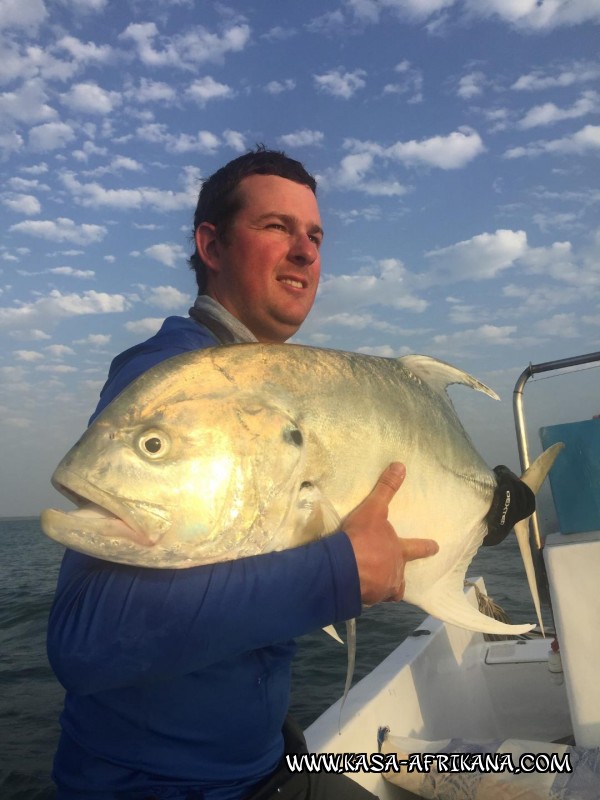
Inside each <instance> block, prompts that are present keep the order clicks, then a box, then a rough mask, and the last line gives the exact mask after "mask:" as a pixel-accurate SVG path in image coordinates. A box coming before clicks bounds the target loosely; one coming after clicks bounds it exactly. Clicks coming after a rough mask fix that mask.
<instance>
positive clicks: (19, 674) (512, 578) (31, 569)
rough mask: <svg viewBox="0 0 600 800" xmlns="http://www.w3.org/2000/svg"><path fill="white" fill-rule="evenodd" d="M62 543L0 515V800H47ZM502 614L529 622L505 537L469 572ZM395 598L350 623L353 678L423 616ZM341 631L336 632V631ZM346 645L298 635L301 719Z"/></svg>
mask: <svg viewBox="0 0 600 800" xmlns="http://www.w3.org/2000/svg"><path fill="white" fill-rule="evenodd" d="M62 553H63V549H62V547H61V546H60V545H58V544H56V543H55V542H52V541H50V540H49V539H47V538H46V537H45V536H44V535H43V534H42V533H41V531H40V528H39V524H38V521H37V519H0V564H2V568H1V574H2V580H1V581H0V742H1V743H2V748H1V749H0V798H1V800H51V799H52V797H53V794H54V792H53V789H52V782H51V780H50V770H51V764H52V757H53V754H54V750H55V747H56V742H57V738H58V730H59V729H58V716H59V714H60V710H61V706H62V696H63V692H62V688H61V687H60V685H59V684H58V682H57V681H56V679H55V678H54V675H53V673H52V670H51V669H50V666H49V664H48V661H47V658H46V646H45V636H46V624H47V619H48V612H49V610H50V605H51V603H52V597H53V593H54V587H55V584H56V577H57V574H58V568H59V565H60V560H61V557H62ZM470 574H472V575H479V574H481V575H483V576H484V578H485V580H486V586H487V589H488V594H489V595H490V596H491V597H493V598H494V600H495V601H496V602H497V603H499V604H500V605H501V606H502V607H503V608H504V610H505V611H506V612H507V613H508V614H509V616H510V618H511V621H512V622H515V623H516V622H534V621H535V620H534V612H533V608H532V604H531V601H530V599H529V594H528V590H527V586H526V583H525V577H524V573H523V569H522V567H521V562H520V556H519V553H518V548H517V546H516V541H515V540H514V537H510V538H509V539H508V540H506V541H505V542H504V543H503V544H502V545H500V546H499V547H495V548H488V549H485V550H483V549H482V550H480V552H479V554H478V555H477V557H476V560H475V562H474V564H473V566H472V568H471V570H470ZM424 616H425V615H424V614H423V612H421V611H419V610H418V609H415V608H413V607H411V606H409V605H406V604H404V603H400V604H387V605H385V604H384V605H382V606H379V607H376V608H372V609H368V610H367V611H365V613H364V614H363V616H362V617H361V618H360V619H359V620H358V624H357V637H358V649H357V663H356V672H355V680H357V679H358V678H360V677H362V676H363V675H365V674H366V673H367V672H368V671H369V670H370V669H372V668H373V667H374V666H375V665H376V664H377V663H378V662H379V661H381V659H382V658H384V657H385V656H386V655H388V654H389V653H390V652H391V651H392V650H393V649H394V648H395V647H396V646H397V645H398V644H400V642H402V641H403V639H404V638H405V637H406V636H407V635H408V634H409V633H410V631H411V630H413V628H414V627H415V626H416V625H418V624H419V622H421V620H422V619H423V618H424ZM340 633H341V634H342V635H343V634H344V631H343V630H340ZM345 673H346V652H345V648H343V647H342V646H341V645H339V644H338V643H336V642H334V641H333V639H331V638H330V637H329V636H327V635H326V634H325V633H323V632H321V631H319V632H316V633H314V634H311V635H309V636H306V637H303V639H302V640H300V643H299V652H298V657H297V659H296V663H295V668H294V681H293V696H292V712H293V713H294V715H295V716H296V717H297V719H298V720H299V722H300V723H301V724H302V726H303V727H306V725H308V724H309V723H310V722H312V721H313V720H314V719H315V718H316V717H317V716H318V715H319V714H320V713H321V712H322V711H324V710H325V709H326V708H327V707H328V706H329V705H330V704H331V703H333V702H335V700H337V699H338V698H339V697H340V695H341V693H342V690H343V686H344V679H345Z"/></svg>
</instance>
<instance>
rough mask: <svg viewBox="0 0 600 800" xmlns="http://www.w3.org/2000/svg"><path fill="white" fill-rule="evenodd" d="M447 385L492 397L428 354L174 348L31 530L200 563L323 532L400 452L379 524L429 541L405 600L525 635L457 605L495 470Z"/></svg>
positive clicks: (74, 465) (467, 623)
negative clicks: (399, 475) (432, 550)
mask: <svg viewBox="0 0 600 800" xmlns="http://www.w3.org/2000/svg"><path fill="white" fill-rule="evenodd" d="M450 383H464V384H466V385H468V386H471V387H472V388H475V389H478V390H480V391H483V392H485V393H487V394H489V395H490V396H492V397H495V395H494V393H493V392H492V391H491V390H490V389H488V388H487V387H486V386H484V385H483V384H481V383H480V382H479V381H477V380H476V379H475V378H472V377H471V376H469V375H467V374H466V373H464V372H462V371H461V370H459V369H457V368H455V367H452V366H451V365H448V364H445V363H443V362H440V361H437V360H435V359H431V358H428V357H426V356H406V357H403V358H401V359H388V358H380V357H376V356H367V355H361V354H355V353H344V352H340V351H335V350H324V349H318V348H310V347H303V346H299V345H263V344H241V345H231V346H226V347H218V348H213V349H207V350H200V351H195V352H191V353H185V354H182V355H179V356H175V357H174V358H171V359H168V360H166V361H164V362H161V363H160V364H158V365H157V366H155V367H154V368H152V369H151V370H149V371H148V372H147V373H145V374H144V375H142V376H141V377H140V378H138V379H137V380H136V381H134V382H133V383H132V384H131V385H130V386H128V387H127V388H126V389H125V390H124V391H123V392H122V393H121V394H120V395H119V396H118V397H117V398H116V399H115V400H113V402H112V403H111V404H110V405H109V406H108V407H107V408H106V409H105V410H104V411H103V412H102V414H101V415H100V416H99V417H98V418H97V419H96V420H95V422H94V423H93V424H92V425H91V426H90V428H89V429H88V430H87V431H86V432H85V433H84V434H83V436H82V437H81V439H80V440H79V442H78V443H77V444H76V445H75V446H74V447H73V448H72V449H71V450H70V451H69V453H67V455H66V456H65V457H64V459H63V460H62V461H61V463H60V464H59V466H58V467H57V469H56V471H55V473H54V475H53V483H54V485H55V487H56V488H57V489H58V490H59V491H61V492H63V493H64V494H65V495H66V496H68V497H70V498H71V499H72V500H74V501H75V502H76V504H77V505H78V506H79V510H77V511H75V512H71V513H66V512H60V511H57V510H55V509H48V510H47V511H45V512H44V513H43V515H42V527H43V529H44V531H45V532H46V533H47V534H48V535H49V536H51V537H52V538H54V539H56V540H58V541H60V542H62V543H63V544H64V545H66V546H67V547H71V548H73V549H75V550H80V551H82V552H85V553H89V554H90V555H94V556H97V557H101V558H106V559H108V560H112V561H116V562H122V563H129V564H136V565H142V566H152V567H169V568H185V567H189V566H194V565H199V564H209V563H214V562H218V561H224V560H230V559H234V558H240V557H244V556H250V555H256V554H260V553H265V552H269V551H275V550H282V549H286V548H289V547H295V546H298V545H299V544H302V543H304V542H307V541H310V540H312V539H315V538H317V537H319V536H324V535H327V534H328V533H331V532H332V531H334V530H336V529H338V528H339V527H340V522H341V520H343V518H344V517H345V516H346V515H347V514H348V513H350V511H352V510H353V509H354V508H355V507H356V506H357V505H358V504H359V503H360V502H361V501H362V500H363V499H364V497H365V496H366V495H367V494H368V493H369V491H370V490H371V489H372V487H373V485H374V484H375V482H376V480H377V478H378V477H379V475H380V474H381V472H382V471H383V469H384V468H385V467H386V466H387V465H388V464H389V463H390V462H391V461H402V462H403V463H404V464H405V465H406V469H407V476H406V479H405V482H404V484H403V486H402V488H401V490H400V491H399V492H398V493H397V494H396V496H395V497H394V499H393V500H392V502H391V504H390V508H389V519H390V521H391V522H392V524H393V525H394V527H395V529H396V531H397V533H398V535H400V536H408V537H422V538H432V539H435V540H436V541H437V542H438V544H439V552H438V553H437V554H436V555H435V556H433V557H431V558H428V559H420V560H416V561H413V562H410V563H408V564H407V565H406V573H405V577H406V591H405V599H406V600H407V601H408V602H410V603H414V604H415V605H417V606H419V607H421V608H422V609H423V610H425V611H427V612H428V613H432V614H434V615H435V616H437V617H439V618H440V619H442V620H444V621H447V622H452V623H454V624H458V625H462V626H463V627H467V628H470V629H473V630H481V631H483V632H489V633H507V632H510V633H518V632H524V631H525V630H529V629H530V627H531V626H509V625H506V624H504V623H501V622H498V621H496V620H491V619H490V618H488V617H485V616H484V615H482V614H480V613H479V612H478V611H476V610H475V609H473V608H472V607H471V606H470V605H469V604H468V603H467V602H466V600H465V599H464V593H463V580H464V576H465V572H466V569H467V568H468V565H469V563H470V562H471V560H472V558H473V556H474V555H475V553H476V551H477V549H478V547H479V546H480V545H481V542H482V540H483V538H484V536H485V534H486V532H487V527H486V524H485V521H484V520H485V516H486V514H487V512H488V510H489V508H490V506H491V503H492V499H493V495H494V490H495V487H496V479H495V476H494V474H493V472H492V471H491V470H490V468H489V467H488V466H487V465H486V463H485V462H484V460H483V459H482V458H481V456H480V455H479V454H478V453H477V451H476V450H475V448H474V446H473V444H472V442H471V440H470V439H469V437H468V435H467V434H466V432H465V430H464V428H463V426H462V424H461V423H460V420H459V418H458V416H457V414H456V412H455V410H454V408H453V406H452V404H451V402H450V400H449V398H448V396H447V394H446V386H447V385H448V384H450ZM198 487H202V490H201V491H199V489H198ZM342 527H343V526H342Z"/></svg>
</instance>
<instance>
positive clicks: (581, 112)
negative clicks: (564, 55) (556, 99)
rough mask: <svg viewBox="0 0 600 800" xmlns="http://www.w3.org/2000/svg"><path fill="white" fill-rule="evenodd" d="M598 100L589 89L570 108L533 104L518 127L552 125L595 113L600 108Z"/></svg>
mask: <svg viewBox="0 0 600 800" xmlns="http://www.w3.org/2000/svg"><path fill="white" fill-rule="evenodd" d="M599 100H600V98H599V96H598V93H597V92H594V91H591V90H590V91H587V92H584V93H583V94H582V95H581V97H580V98H579V99H578V100H576V101H575V103H574V104H573V105H572V106H571V107H570V108H559V107H558V106H557V105H555V104H554V103H543V104H542V105H539V106H534V107H533V108H531V109H529V111H528V112H527V113H526V114H525V116H524V117H523V118H522V119H521V120H520V121H519V127H520V128H524V129H528V128H535V127H537V126H539V125H552V124H553V123H555V122H560V121H561V120H564V119H576V118H577V117H583V116H585V115H586V114H592V113H595V112H597V111H598V110H600V103H599Z"/></svg>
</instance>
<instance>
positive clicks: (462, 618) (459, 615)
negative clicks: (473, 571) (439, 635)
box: [408, 572, 535, 636]
mask: <svg viewBox="0 0 600 800" xmlns="http://www.w3.org/2000/svg"><path fill="white" fill-rule="evenodd" d="M461 575H462V572H461ZM455 578H456V576H455V575H454V574H453V575H451V576H450V580H448V579H447V580H445V581H439V582H438V583H437V584H436V585H435V586H434V587H433V588H432V590H431V591H430V592H429V593H428V595H427V596H426V597H424V598H419V606H420V607H421V608H422V609H423V610H424V611H426V612H427V613H428V614H431V615H432V616H434V617H437V618H438V619H441V620H442V622H448V623H450V624H451V625H457V626H458V627H459V628H466V629H467V630H469V631H478V632H479V633H495V634H500V635H504V636H507V635H508V636H520V635H521V634H523V633H529V631H531V630H532V629H533V628H534V627H535V626H534V625H509V624H508V623H506V622H500V620H497V619H494V618H493V617H488V616H486V614H482V613H481V611H478V610H477V609H476V608H474V607H473V606H472V605H471V604H470V603H469V601H468V600H467V598H466V596H465V594H464V592H463V591H458V590H457V586H456V580H455ZM408 602H410V600H409V601H408Z"/></svg>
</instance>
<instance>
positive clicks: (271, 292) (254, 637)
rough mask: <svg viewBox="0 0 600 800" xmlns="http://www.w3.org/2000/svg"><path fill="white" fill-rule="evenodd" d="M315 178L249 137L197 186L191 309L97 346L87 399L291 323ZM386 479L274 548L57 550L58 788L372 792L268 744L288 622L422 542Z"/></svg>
mask: <svg viewBox="0 0 600 800" xmlns="http://www.w3.org/2000/svg"><path fill="white" fill-rule="evenodd" d="M315 189H316V186H315V182H314V179H313V178H312V177H311V176H310V175H309V174H308V173H307V172H306V171H305V170H304V168H303V167H302V165H301V164H299V163H298V162H296V161H293V160H292V159H289V158H287V156H285V155H283V154H281V153H276V152H272V151H268V150H264V149H263V148H259V149H258V150H257V151H255V152H251V153H248V154H246V155H244V156H241V157H240V158H237V159H235V160H234V161H232V162H230V164H228V165H226V166H225V167H223V168H222V169H221V170H219V171H218V172H217V173H215V174H214V175H213V176H212V177H211V178H209V179H208V180H207V181H206V182H205V183H204V184H203V187H202V190H201V192H200V196H199V200H198V206H197V209H196V214H195V219H194V229H195V230H194V238H195V244H196V250H195V253H194V256H192V259H191V262H192V266H193V267H194V269H195V271H196V276H197V281H198V287H199V296H198V298H197V300H196V303H195V304H194V307H193V308H192V309H190V317H189V318H186V319H184V318H178V317H170V318H168V319H167V320H165V322H164V324H163V326H162V328H161V330H160V331H159V332H158V333H157V334H156V335H155V336H153V337H152V338H151V339H149V340H148V341H147V342H144V343H142V344H140V345H137V346H136V347H133V348H131V349H130V350H128V351H126V352H125V353H122V354H121V355H120V356H118V357H117V358H116V359H115V360H114V361H113V363H112V365H111V369H110V372H109V377H108V380H107V383H106V385H105V387H104V389H103V391H102V393H101V399H100V403H99V405H98V408H97V409H96V412H95V415H96V414H98V413H99V412H100V410H101V409H102V408H104V406H106V405H107V404H108V403H109V402H110V401H111V400H112V399H113V398H114V397H115V396H116V394H117V393H118V392H119V391H120V390H121V389H123V388H124V387H125V386H126V385H127V384H128V383H130V382H131V381H132V380H133V379H134V378H135V377H137V376H138V375H140V374H141V373H142V372H144V371H146V370H147V369H148V368H150V367H151V366H153V365H154V364H156V363H158V362H159V361H161V360H162V359H165V358H168V357H170V356H172V355H175V354H177V353H180V352H184V351H188V350H193V349H197V348H203V347H209V346H215V345H218V344H223V343H230V342H245V341H261V342H271V343H282V342H285V341H286V340H287V339H288V338H289V337H290V336H292V335H293V334H294V333H295V332H296V331H297V330H298V328H299V327H300V325H301V324H302V322H303V321H304V319H305V317H306V315H307V314H308V312H309V311H310V309H311V307H312V304H313V301H314V297H315V293H316V290H317V284H318V280H319V273H320V256H319V249H320V244H321V241H322V237H323V230H322V224H321V220H320V216H319V210H318V206H317V202H316V196H315ZM95 415H94V416H95ZM403 477H404V469H403V467H402V465H400V464H394V465H391V466H390V467H389V468H388V469H387V470H386V471H385V472H384V473H383V475H382V476H381V478H380V480H379V481H378V483H377V485H376V486H375V487H374V489H373V491H372V493H371V494H370V495H369V496H368V497H367V498H366V499H365V500H364V502H363V503H362V504H361V505H360V506H359V507H358V508H357V509H356V510H355V511H353V512H352V513H351V514H350V515H349V516H348V517H347V518H346V519H345V520H344V523H343V531H339V532H337V533H334V534H332V535H331V536H329V537H326V538H325V539H322V540H320V541H317V542H314V543H311V544H309V545H305V546H302V547H298V548H296V549H294V550H287V551H284V552H281V553H270V554H266V555H262V556H256V557H253V558H246V559H240V560H238V561H232V562H228V563H223V564H215V565H209V566H205V567H195V568H191V569H186V570H154V569H142V568H140V569H137V568H134V567H130V566H123V565H117V564H111V563H108V562H104V561H100V560H98V559H94V558H90V557H88V556H84V555H81V554H78V553H75V552H72V551H67V552H66V554H65V557H64V561H63V565H62V568H61V573H60V576H59V581H58V587H57V593H56V598H55V602H54V605H53V608H52V611H51V615H50V621H49V632H48V653H49V658H50V661H51V664H52V666H53V668H54V670H55V672H56V674H57V676H58V678H59V680H61V682H62V683H63V685H64V686H65V688H66V689H67V693H66V698H65V708H64V711H63V714H62V716H61V727H62V734H61V739H60V743H59V747H58V752H57V755H56V759H55V765H54V779H55V781H56V783H57V785H58V794H57V800H85V799H87V798H89V799H90V800H91V799H92V798H98V800H100V799H101V800H117V798H120V800H150V798H159V799H160V798H164V799H165V800H166V798H169V799H170V800H180V799H181V800H183V798H186V800H200V798H202V799H203V800H245V799H246V798H255V800H257V799H258V798H261V800H263V798H264V799H265V800H266V798H270V797H272V796H273V797H275V796H276V797H278V798H280V800H285V798H287V797H289V798H292V797H294V798H298V800H300V798H309V797H310V798H313V799H317V798H318V799H319V800H325V799H326V798H334V797H344V798H348V800H352V798H356V800H359V798H370V797H372V796H371V795H370V793H368V792H366V791H365V790H363V789H362V788H361V787H359V786H358V785H357V784H355V783H353V782H352V781H349V780H348V779H346V778H344V777H343V776H339V775H320V776H315V775H294V776H291V775H290V774H289V773H287V772H286V770H285V769H284V768H282V767H281V766H280V765H281V760H282V756H283V754H284V752H285V751H286V750H290V749H292V748H294V747H302V742H301V741H300V742H298V737H297V736H295V735H293V730H292V727H291V725H290V724H289V723H287V724H285V725H284V720H285V717H286V713H287V707H288V702H289V689H290V665H291V660H292V657H293V654H294V651H295V644H294V641H293V639H294V637H296V636H299V635H301V634H304V633H307V632H309V631H311V630H315V629H317V628H319V627H323V626H325V625H328V624H331V623H335V622H338V621H341V620H345V619H348V618H351V617H355V616H358V614H360V610H361V603H366V604H372V603H376V602H380V601H386V600H400V599H401V598H402V596H403V592H404V566H405V564H406V562H407V561H410V560H412V559H415V558H422V557H427V556H430V555H432V554H434V553H435V552H436V551H437V545H436V544H435V542H432V541H427V540H419V539H404V540H402V539H399V538H398V537H397V536H396V534H395V532H394V530H393V528H392V526H391V525H390V524H389V522H388V521H387V509H388V505H389V502H390V501H391V499H392V498H393V496H394V494H395V492H396V491H398V489H399V488H400V485H401V483H402V480H403ZM202 488H203V487H202V486H201V485H199V486H198V491H199V492H201V491H202Z"/></svg>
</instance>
